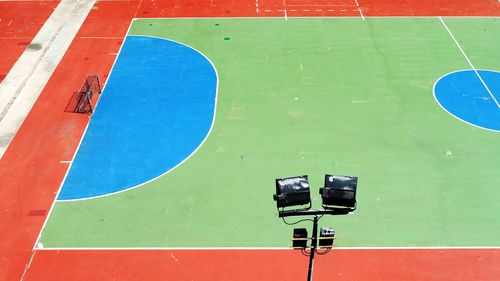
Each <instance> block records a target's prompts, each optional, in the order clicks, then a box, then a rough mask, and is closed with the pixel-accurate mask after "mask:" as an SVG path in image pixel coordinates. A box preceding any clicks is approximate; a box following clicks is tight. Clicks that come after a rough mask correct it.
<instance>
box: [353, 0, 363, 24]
mask: <svg viewBox="0 0 500 281" xmlns="http://www.w3.org/2000/svg"><path fill="white" fill-rule="evenodd" d="M354 1H355V2H356V7H357V8H358V11H359V14H360V15H361V18H362V19H363V20H365V16H364V15H363V12H362V11H361V7H360V6H359V2H358V0H354Z"/></svg>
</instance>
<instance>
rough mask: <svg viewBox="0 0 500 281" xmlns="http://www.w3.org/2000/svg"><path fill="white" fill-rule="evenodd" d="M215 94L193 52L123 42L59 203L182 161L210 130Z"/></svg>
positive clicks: (213, 81) (211, 77)
mask: <svg viewBox="0 0 500 281" xmlns="http://www.w3.org/2000/svg"><path fill="white" fill-rule="evenodd" d="M216 89H217V75H216V72H215V69H214V66H213V65H212V64H211V63H210V61H208V59H207V58H206V57H204V56H203V55H202V54H200V53H199V52H198V51H196V50H194V49H192V48H190V47H188V46H185V45H182V44H179V43H177V42H173V41H168V40H165V39H161V38H152V37H144V36H129V37H127V39H126V40H125V43H124V45H123V47H122V49H121V52H120V55H119V56H118V58H117V62H116V64H115V66H114V69H113V70H112V72H111V76H110V78H109V80H108V82H107V84H106V88H105V90H104V92H103V93H102V97H101V98H100V101H99V105H98V106H97V108H96V110H95V112H94V114H93V116H92V119H91V122H90V124H89V127H88V129H87V131H86V133H85V136H84V138H83V140H82V143H81V145H80V147H79V149H78V152H77V154H76V156H75V159H74V161H73V163H72V166H71V168H70V171H69V173H68V176H67V178H66V180H65V182H64V185H63V187H62V190H61V192H60V194H59V197H58V200H74V199H85V198H91V197H97V196H103V195H108V194H111V193H116V192H119V191H123V190H126V189H130V188H133V187H136V186H138V185H140V184H143V183H145V182H147V181H150V180H152V179H154V178H155V177H158V176H160V175H161V174H163V173H165V172H167V171H169V170H171V169H172V168H174V167H176V166H177V165H179V164H180V163H181V162H183V161H185V159H186V158H188V157H189V156H190V155H191V154H192V153H193V152H194V151H195V150H196V149H197V148H198V147H199V146H200V145H201V143H202V142H203V140H204V139H205V138H206V137H207V135H208V132H209V130H210V128H211V126H212V121H213V117H214V111H215V98H216Z"/></svg>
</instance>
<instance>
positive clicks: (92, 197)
mask: <svg viewBox="0 0 500 281" xmlns="http://www.w3.org/2000/svg"><path fill="white" fill-rule="evenodd" d="M127 37H149V38H155V39H161V40H165V41H170V42H174V43H177V44H179V45H183V46H185V47H187V48H190V49H192V50H194V51H196V52H197V53H199V54H200V55H202V56H203V57H204V58H205V59H206V60H207V61H208V62H209V63H210V65H212V68H213V69H214V71H215V76H216V78H217V80H216V86H215V101H214V114H213V117H212V124H211V125H210V129H209V130H208V133H207V135H206V136H205V138H204V139H203V140H202V141H201V143H200V144H199V145H198V147H196V149H195V150H193V152H191V154H189V155H188V156H187V157H186V158H184V160H182V161H181V162H179V163H178V164H177V165H175V166H174V167H172V168H170V169H168V170H167V171H165V172H164V173H162V174H160V175H158V176H156V177H154V178H151V179H149V180H147V181H145V182H142V183H140V184H137V185H134V186H131V187H128V188H126V189H122V190H119V191H115V192H111V193H106V194H103V195H98V196H91V197H86V198H77V199H62V200H59V199H58V200H57V202H73V201H83V200H90V199H97V198H102V197H106V196H110V195H116V194H118V193H122V192H125V191H129V190H131V189H134V188H137V187H140V186H143V185H145V184H148V183H150V182H152V181H154V180H156V179H158V178H160V177H162V176H164V175H166V174H168V173H170V172H171V171H173V170H174V169H176V168H177V167H179V166H181V165H182V164H184V162H186V161H187V160H189V159H190V158H191V157H192V156H193V155H194V154H195V153H196V152H197V151H198V150H199V149H200V148H201V147H202V146H203V144H204V143H205V141H206V140H207V139H208V136H210V133H211V132H212V129H213V127H214V124H215V116H216V115H217V100H218V99H217V98H218V94H219V74H218V72H217V69H216V68H215V65H214V64H213V62H212V61H211V60H210V59H209V58H208V57H207V56H206V55H205V54H203V53H202V52H200V51H199V50H197V49H195V48H193V47H191V46H189V45H186V44H184V43H181V42H178V41H175V40H170V39H166V38H161V37H156V36H149V35H128V36H127Z"/></svg>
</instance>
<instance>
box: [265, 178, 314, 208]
mask: <svg viewBox="0 0 500 281" xmlns="http://www.w3.org/2000/svg"><path fill="white" fill-rule="evenodd" d="M273 199H274V200H275V201H276V205H277V207H278V208H284V207H291V206H298V205H307V204H309V207H308V208H311V205H310V203H311V195H310V192H309V181H308V179H307V176H300V177H290V178H283V179H276V194H274V195H273Z"/></svg>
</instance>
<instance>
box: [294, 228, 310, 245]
mask: <svg viewBox="0 0 500 281" xmlns="http://www.w3.org/2000/svg"><path fill="white" fill-rule="evenodd" d="M307 240H308V238H307V229H305V228H295V229H294V230H293V238H292V247H293V248H294V249H296V250H297V249H305V248H307Z"/></svg>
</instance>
